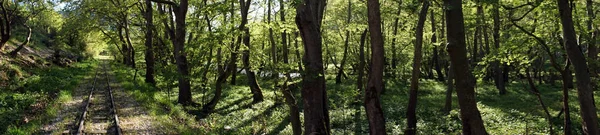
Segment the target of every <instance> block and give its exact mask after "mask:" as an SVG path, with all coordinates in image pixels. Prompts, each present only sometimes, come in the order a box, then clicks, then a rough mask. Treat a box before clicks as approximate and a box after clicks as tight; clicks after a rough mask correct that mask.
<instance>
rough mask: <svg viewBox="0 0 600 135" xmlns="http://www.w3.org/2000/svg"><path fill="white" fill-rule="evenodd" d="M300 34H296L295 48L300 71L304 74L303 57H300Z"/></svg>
mask: <svg viewBox="0 0 600 135" xmlns="http://www.w3.org/2000/svg"><path fill="white" fill-rule="evenodd" d="M297 38H298V32H296V33H294V47H295V48H296V61H297V62H298V71H300V72H304V70H303V69H302V57H301V56H302V55H300V47H298V39H297Z"/></svg>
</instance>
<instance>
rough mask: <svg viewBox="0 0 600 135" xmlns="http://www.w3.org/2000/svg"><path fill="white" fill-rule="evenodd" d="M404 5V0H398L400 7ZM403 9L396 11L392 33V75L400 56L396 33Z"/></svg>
mask: <svg viewBox="0 0 600 135" xmlns="http://www.w3.org/2000/svg"><path fill="white" fill-rule="evenodd" d="M400 6H402V0H399V1H398V7H400ZM401 11H402V8H398V13H396V15H397V16H396V18H395V19H394V28H393V30H394V32H393V35H392V50H394V51H392V68H391V69H392V75H394V74H395V73H396V71H395V70H396V66H397V65H398V58H397V55H398V54H397V53H398V52H397V51H395V50H396V35H398V25H399V22H398V21H399V20H400V15H401V14H400V13H401Z"/></svg>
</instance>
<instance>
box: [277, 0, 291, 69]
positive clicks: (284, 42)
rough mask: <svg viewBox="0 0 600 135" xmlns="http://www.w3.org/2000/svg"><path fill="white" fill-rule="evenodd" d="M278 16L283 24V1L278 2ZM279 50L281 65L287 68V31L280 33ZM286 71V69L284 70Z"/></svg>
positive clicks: (288, 62)
mask: <svg viewBox="0 0 600 135" xmlns="http://www.w3.org/2000/svg"><path fill="white" fill-rule="evenodd" d="M279 15H280V18H281V23H284V24H285V3H284V2H283V0H279ZM281 46H282V47H281V49H282V51H283V63H284V64H285V66H286V67H287V66H288V64H290V61H289V54H290V49H289V48H288V47H289V43H288V40H287V30H283V32H281ZM286 70H287V68H286ZM286 77H288V78H289V77H290V73H289V72H286Z"/></svg>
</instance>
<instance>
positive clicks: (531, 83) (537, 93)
mask: <svg viewBox="0 0 600 135" xmlns="http://www.w3.org/2000/svg"><path fill="white" fill-rule="evenodd" d="M525 74H526V75H527V76H526V77H527V83H528V84H529V87H531V93H532V94H533V95H535V96H536V97H537V99H538V102H540V105H541V106H542V108H543V109H544V113H545V114H546V121H547V122H548V127H549V128H550V134H551V135H554V128H553V126H552V115H550V112H549V111H548V107H546V104H544V100H542V96H541V93H540V91H539V90H538V89H537V87H536V86H535V83H534V81H533V79H532V78H531V74H530V73H529V69H525ZM525 88H526V89H527V87H525Z"/></svg>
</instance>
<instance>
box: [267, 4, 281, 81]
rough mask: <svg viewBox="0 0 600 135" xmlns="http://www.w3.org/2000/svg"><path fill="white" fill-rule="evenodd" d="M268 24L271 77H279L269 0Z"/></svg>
mask: <svg viewBox="0 0 600 135" xmlns="http://www.w3.org/2000/svg"><path fill="white" fill-rule="evenodd" d="M267 2H268V3H267V23H268V24H269V41H270V43H271V60H272V62H273V65H272V69H271V70H272V71H271V77H272V78H277V77H279V73H277V44H275V38H274V37H273V28H271V0H267Z"/></svg>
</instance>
